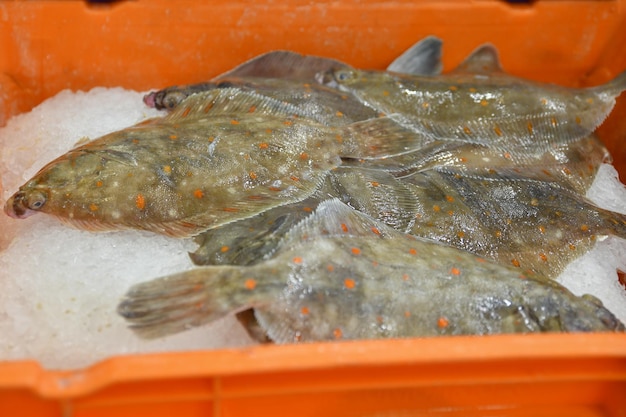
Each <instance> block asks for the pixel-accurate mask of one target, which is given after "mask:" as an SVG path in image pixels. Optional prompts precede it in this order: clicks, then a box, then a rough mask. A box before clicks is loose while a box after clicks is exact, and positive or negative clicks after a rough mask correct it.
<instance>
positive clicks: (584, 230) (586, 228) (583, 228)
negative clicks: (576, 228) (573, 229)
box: [580, 224, 589, 232]
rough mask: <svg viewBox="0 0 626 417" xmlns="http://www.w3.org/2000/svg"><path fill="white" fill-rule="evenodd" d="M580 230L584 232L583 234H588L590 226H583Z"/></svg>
mask: <svg viewBox="0 0 626 417" xmlns="http://www.w3.org/2000/svg"><path fill="white" fill-rule="evenodd" d="M580 230H582V231H583V232H586V231H588V230H589V226H587V225H586V224H583V225H582V226H580Z"/></svg>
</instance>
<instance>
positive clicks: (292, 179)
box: [289, 175, 300, 181]
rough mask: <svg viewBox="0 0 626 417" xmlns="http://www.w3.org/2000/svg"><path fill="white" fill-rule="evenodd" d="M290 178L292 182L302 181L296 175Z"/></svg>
mask: <svg viewBox="0 0 626 417" xmlns="http://www.w3.org/2000/svg"><path fill="white" fill-rule="evenodd" d="M289 178H291V181H300V178H298V177H296V176H295V175H292V176H291V177H289Z"/></svg>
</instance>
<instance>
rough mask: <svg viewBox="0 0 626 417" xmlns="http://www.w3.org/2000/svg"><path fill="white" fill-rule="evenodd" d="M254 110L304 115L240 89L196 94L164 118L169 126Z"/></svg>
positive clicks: (274, 101) (256, 111) (285, 105)
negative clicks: (186, 121)
mask: <svg viewBox="0 0 626 417" xmlns="http://www.w3.org/2000/svg"><path fill="white" fill-rule="evenodd" d="M251 111H254V112H255V114H280V115H285V116H293V115H296V116H304V113H303V110H302V109H299V108H298V107H297V106H294V105H292V104H289V103H287V102H284V101H280V100H276V99H273V98H271V97H267V96H263V95H260V94H257V93H255V92H252V91H244V90H241V89H239V88H218V89H213V90H208V91H203V92H200V93H197V94H192V95H190V96H189V97H187V98H186V99H185V100H183V101H182V102H181V103H180V104H178V106H176V108H175V109H174V110H173V111H172V112H171V113H169V114H168V115H167V116H165V117H163V119H162V120H163V121H164V122H165V123H172V122H173V123H177V122H182V121H184V120H197V119H198V118H206V117H215V116H233V117H236V116H237V115H239V114H241V113H249V112H251Z"/></svg>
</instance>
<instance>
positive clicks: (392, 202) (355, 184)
mask: <svg viewBox="0 0 626 417" xmlns="http://www.w3.org/2000/svg"><path fill="white" fill-rule="evenodd" d="M333 179H334V181H335V182H336V188H338V189H341V191H340V193H341V195H345V196H348V197H347V198H344V200H343V201H344V202H346V203H347V204H349V205H350V207H354V208H356V209H357V210H358V211H360V212H363V213H366V214H368V215H369V216H371V217H373V218H375V219H377V220H379V221H381V222H383V223H385V224H386V225H388V226H391V227H393V228H394V229H395V230H399V231H402V232H407V231H408V230H409V229H410V228H411V227H412V225H413V224H414V222H415V214H416V213H417V212H418V211H419V209H418V205H419V202H418V201H417V198H416V197H415V194H414V193H412V192H411V190H410V189H409V188H408V187H407V186H406V185H404V183H402V182H401V181H399V180H397V179H396V178H394V176H393V175H392V174H390V173H389V172H385V171H382V170H374V169H363V168H338V169H336V170H334V171H333ZM346 200H347V201H346Z"/></svg>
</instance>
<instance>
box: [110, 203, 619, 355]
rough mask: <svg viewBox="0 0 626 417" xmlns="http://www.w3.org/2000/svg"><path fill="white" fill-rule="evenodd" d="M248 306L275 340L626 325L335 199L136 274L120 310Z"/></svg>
mask: <svg viewBox="0 0 626 417" xmlns="http://www.w3.org/2000/svg"><path fill="white" fill-rule="evenodd" d="M249 308H254V310H255V315H256V318H257V320H258V322H259V324H260V326H261V327H262V328H263V329H264V330H265V331H266V332H267V335H268V336H269V338H270V339H271V340H273V341H275V342H277V343H287V342H299V341H318V340H335V339H364V338H392V337H411V336H434V335H456V334H496V333H512V332H544V331H555V332H557V331H570V332H579V331H624V326H623V324H622V323H621V322H619V320H617V319H616V318H615V317H614V316H613V315H612V314H611V313H610V312H609V311H608V310H606V309H605V308H604V307H602V305H601V303H600V302H599V301H597V300H595V299H594V298H593V297H585V296H584V297H576V296H574V295H573V294H571V293H570V292H569V291H567V290H566V289H565V288H563V287H561V286H560V285H558V284H557V283H555V282H552V281H549V280H545V279H540V278H533V277H527V276H524V275H523V274H520V271H519V270H517V269H515V268H509V267H505V266H501V265H497V264H494V263H491V262H488V261H485V260H484V259H482V258H479V257H477V256H475V255H472V254H470V253H468V252H465V251H460V250H458V249H455V248H452V247H448V246H444V245H440V244H438V243H435V242H431V241H428V240H423V239H418V238H415V237H413V236H407V235H404V234H401V233H399V232H397V231H395V230H394V229H391V228H389V227H387V226H385V225H383V224H380V223H379V222H376V221H374V220H373V219H371V218H369V217H367V216H365V215H364V214H362V213H360V212H358V211H356V210H354V209H351V208H350V207H348V206H346V205H345V204H343V203H341V202H340V201H338V200H337V199H331V200H328V201H325V202H323V203H322V204H320V206H319V207H318V208H317V210H316V211H315V213H314V214H312V215H311V216H310V217H308V218H306V219H305V220H303V221H302V222H301V223H299V224H298V225H297V226H295V227H294V228H292V229H291V230H290V231H289V232H288V233H287V235H286V236H285V238H284V239H283V241H282V242H281V244H280V247H279V250H278V251H277V252H276V254H275V255H274V256H273V257H272V258H271V259H269V260H266V261H263V262H261V263H258V264H256V265H253V266H247V267H245V266H218V267H202V268H196V269H193V270H190V271H187V272H183V273H179V274H175V275H172V276H169V277H165V278H160V279H156V280H153V281H150V282H146V283H142V284H139V285H136V286H134V287H132V288H131V289H130V290H129V291H128V293H127V294H126V296H125V298H124V299H123V300H122V302H121V303H120V305H119V307H118V312H119V313H120V314H121V315H122V316H123V317H125V318H126V319H127V321H128V322H129V324H130V325H131V327H132V329H133V330H134V331H135V332H136V333H137V334H138V335H140V336H142V337H145V338H155V337H161V336H164V335H167V334H171V333H176V332H180V331H183V330H185V329H188V328H191V327H195V326H199V325H202V324H205V323H209V322H212V321H214V320H216V319H218V318H220V317H223V316H226V315H228V314H232V313H236V312H238V311H244V310H247V309H249Z"/></svg>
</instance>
